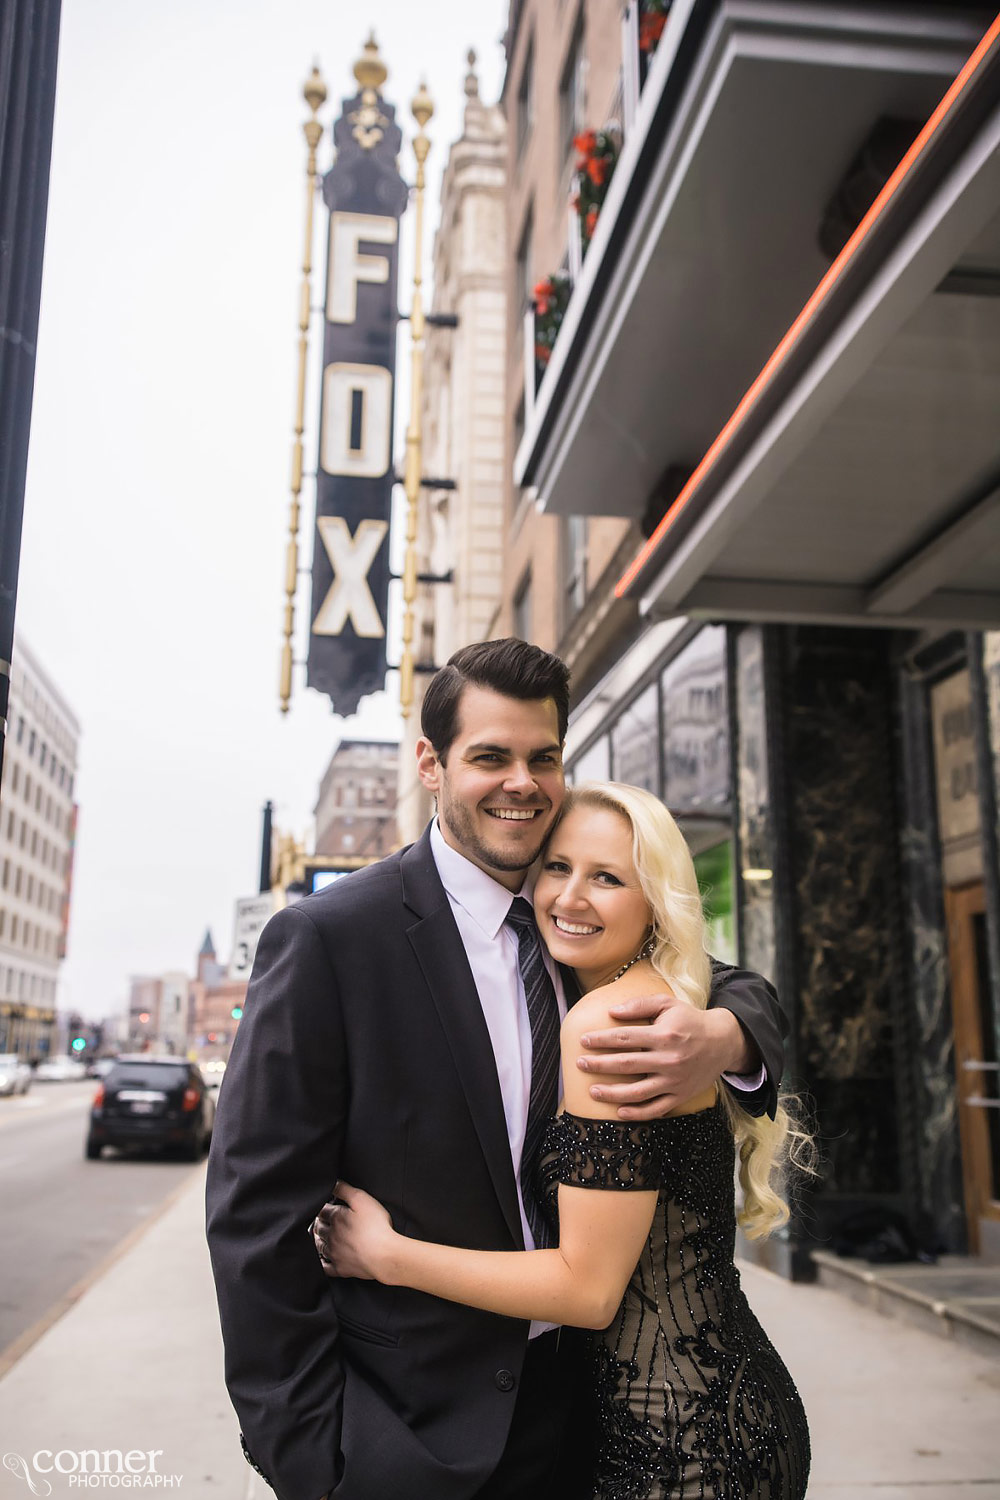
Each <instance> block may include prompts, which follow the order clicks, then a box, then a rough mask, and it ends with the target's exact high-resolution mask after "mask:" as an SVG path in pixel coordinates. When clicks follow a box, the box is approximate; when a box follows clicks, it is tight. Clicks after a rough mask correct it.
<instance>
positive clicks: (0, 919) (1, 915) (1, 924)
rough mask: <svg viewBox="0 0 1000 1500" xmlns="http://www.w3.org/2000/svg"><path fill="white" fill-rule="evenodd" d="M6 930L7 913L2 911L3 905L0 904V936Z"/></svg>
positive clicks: (0, 936)
mask: <svg viewBox="0 0 1000 1500" xmlns="http://www.w3.org/2000/svg"><path fill="white" fill-rule="evenodd" d="M6 930H7V913H6V912H5V911H4V909H3V907H2V906H0V938H2V937H3V935H4V933H5V931H6Z"/></svg>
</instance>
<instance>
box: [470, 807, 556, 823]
mask: <svg viewBox="0 0 1000 1500" xmlns="http://www.w3.org/2000/svg"><path fill="white" fill-rule="evenodd" d="M483 811H484V812H487V813H489V815H490V817H491V818H499V819H500V820H501V822H504V823H530V822H532V820H533V819H535V818H540V817H541V815H542V813H543V812H544V811H545V809H544V808H543V807H485V808H484V809H483Z"/></svg>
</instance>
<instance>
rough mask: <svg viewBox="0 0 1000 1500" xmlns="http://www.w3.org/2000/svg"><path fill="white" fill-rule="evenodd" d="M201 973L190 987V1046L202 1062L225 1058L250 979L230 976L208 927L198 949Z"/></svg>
mask: <svg viewBox="0 0 1000 1500" xmlns="http://www.w3.org/2000/svg"><path fill="white" fill-rule="evenodd" d="M197 976H198V977H197V978H196V979H194V980H192V982H191V988H190V1025H189V1050H190V1052H191V1054H192V1055H193V1057H194V1058H195V1060H196V1061H198V1062H209V1061H211V1060H213V1059H215V1058H220V1059H222V1060H223V1061H225V1059H226V1058H228V1056H229V1049H230V1047H231V1046H232V1045H233V1038H234V1037H235V1036H236V1028H237V1027H238V1026H239V1023H240V1019H241V1017H242V1015H243V1006H244V1003H245V1001H246V994H247V982H246V980H244V979H230V978H229V977H228V972H227V969H226V967H225V965H224V964H220V963H219V961H218V958H217V957H216V953H215V944H214V943H213V942H212V934H211V932H208V931H206V933H205V937H204V941H203V942H202V945H201V949H200V951H199V953H198V961H197ZM234 1012H235V1014H234Z"/></svg>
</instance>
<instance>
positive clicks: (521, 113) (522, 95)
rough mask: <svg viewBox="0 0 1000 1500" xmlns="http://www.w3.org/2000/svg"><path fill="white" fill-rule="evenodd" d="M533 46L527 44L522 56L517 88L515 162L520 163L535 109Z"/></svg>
mask: <svg viewBox="0 0 1000 1500" xmlns="http://www.w3.org/2000/svg"><path fill="white" fill-rule="evenodd" d="M534 75H535V44H534V42H529V43H528V48H527V51H526V52H525V54H524V67H523V68H522V69H521V82H520V83H519V84H518V88H517V160H518V161H520V160H521V158H522V156H523V155H524V148H525V147H526V146H527V144H528V137H529V136H530V135H531V127H532V125H533V124H534V109H535V100H534V93H535V78H534Z"/></svg>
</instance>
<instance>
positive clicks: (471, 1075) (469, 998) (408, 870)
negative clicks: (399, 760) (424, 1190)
mask: <svg viewBox="0 0 1000 1500" xmlns="http://www.w3.org/2000/svg"><path fill="white" fill-rule="evenodd" d="M400 873H401V877H402V882H403V900H404V902H405V904H406V906H407V907H409V909H410V910H411V911H412V912H413V913H414V915H415V917H416V918H417V920H416V921H415V922H414V923H413V925H412V926H411V927H409V928H408V929H407V936H408V938H409V940H410V944H411V946H412V948H413V951H414V954H415V955H416V959H417V962H418V963H419V965H420V968H421V970H422V971H423V975H424V978H425V979H426V981H427V987H428V989H429V990H430V992H431V996H432V998H433V1000H434V1004H435V1006H436V1008H437V1012H438V1016H439V1018H440V1021H441V1025H442V1027H443V1029H444V1033H445V1036H446V1037H447V1039H448V1046H449V1047H450V1049H451V1053H452V1057H453V1058H454V1060H455V1069H456V1071H457V1073H458V1077H459V1079H460V1081H461V1084H462V1089H463V1091H464V1093H465V1099H466V1103H467V1104H468V1107H469V1113H470V1115H471V1116H472V1122H473V1125H474V1126H475V1130H476V1134H477V1135H478V1137H479V1144H480V1146H481V1148H482V1152H483V1156H484V1157H485V1159H486V1165H487V1168H488V1170H489V1174H490V1177H491V1179H492V1181H493V1186H494V1189H495V1191H496V1195H497V1198H498V1200H499V1203H500V1207H501V1209H502V1210H503V1215H504V1218H505V1220H506V1222H507V1227H508V1228H509V1230H510V1232H511V1235H512V1237H513V1239H514V1243H515V1244H516V1245H519V1246H520V1245H523V1243H524V1241H523V1236H522V1231H521V1213H520V1208H519V1206H518V1201H517V1185H516V1183H515V1181H514V1168H513V1164H512V1162H511V1157H510V1141H509V1139H508V1137H507V1122H506V1119H505V1117H504V1110H503V1096H502V1095H501V1092H500V1080H499V1078H498V1076H497V1067H496V1059H495V1057H494V1055H493V1044H492V1042H491V1041H490V1034H489V1030H488V1029H487V1025H486V1018H485V1016H484V1015H483V1008H482V1005H481V1003H480V1000H479V992H478V991H477V989H476V983H475V980H474V979H473V977H472V969H471V968H470V966H469V960H468V957H467V955H466V952H465V947H464V944H463V943H462V939H461V935H460V934H459V931H458V927H457V926H456V924H455V918H454V917H453V916H452V912H451V907H450V905H449V903H448V897H447V895H446V893H445V890H444V887H443V886H442V884H441V879H440V876H439V875H438V872H437V866H436V865H435V863H434V856H433V854H432V853H431V847H430V836H429V833H428V832H425V833H424V834H423V837H422V838H421V839H419V840H418V842H417V843H416V844H414V845H413V846H412V848H410V849H408V850H407V851H406V853H405V854H404V855H403V857H402V860H401V861H400Z"/></svg>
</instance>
